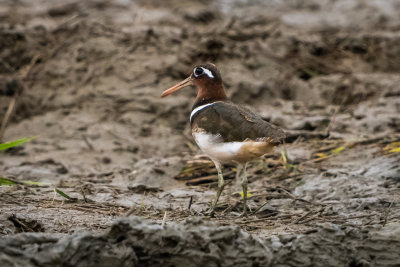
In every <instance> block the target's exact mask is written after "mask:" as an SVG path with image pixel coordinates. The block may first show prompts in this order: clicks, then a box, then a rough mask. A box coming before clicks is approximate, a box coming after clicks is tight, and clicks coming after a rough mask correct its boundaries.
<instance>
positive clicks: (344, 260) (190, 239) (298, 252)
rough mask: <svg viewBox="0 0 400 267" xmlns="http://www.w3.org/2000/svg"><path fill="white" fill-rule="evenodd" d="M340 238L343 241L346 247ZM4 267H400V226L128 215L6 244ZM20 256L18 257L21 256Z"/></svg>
mask: <svg viewBox="0 0 400 267" xmlns="http://www.w3.org/2000/svg"><path fill="white" fill-rule="evenodd" d="M389 236H390V237H389ZM338 243H340V244H342V246H338V245H337V244H338ZM0 247H1V252H0V262H1V263H2V266H11V265H13V264H15V263H18V265H19V266H48V265H49V266H50V265H52V266H54V265H57V266H59V265H74V266H87V265H92V264H93V263H96V264H97V265H98V266H109V265H110V264H117V265H118V266H184V265H187V266H205V265H207V266H232V265H240V266H254V265H257V266H276V265H289V266H292V265H293V266H310V265H313V266H327V265H328V266H344V265H353V266H368V265H371V264H373V265H376V266H383V265H385V266H395V265H396V264H399V263H400V260H399V259H398V257H397V255H396V254H397V251H398V250H399V249H400V232H399V225H398V224H393V225H387V226H386V227H384V228H383V229H380V231H379V232H378V231H376V230H372V231H371V232H370V233H369V234H365V233H363V232H361V231H359V230H358V229H357V228H353V227H347V228H345V229H340V228H338V227H337V226H335V225H331V224H321V225H320V226H319V227H317V228H316V229H315V231H313V232H312V233H308V234H304V235H301V236H298V237H296V236H294V235H282V236H279V237H278V236H275V237H272V238H268V239H260V238H255V237H253V236H251V235H248V234H247V233H245V232H243V231H242V230H240V228H239V227H237V226H225V227H217V225H215V224H214V223H211V222H207V221H205V219H203V218H195V217H194V218H191V219H188V220H186V221H185V222H183V223H180V224H176V223H169V224H167V226H165V227H163V226H160V225H159V224H153V223H151V222H148V221H145V220H143V219H140V218H129V219H122V220H119V221H117V222H116V223H114V225H113V226H112V227H111V229H110V230H109V231H108V232H107V233H105V234H102V235H93V234H90V233H81V234H75V235H73V236H64V237H63V238H60V239H57V238H54V237H51V236H49V235H46V234H20V235H18V236H15V237H8V238H5V239H2V240H1V241H0ZM15 255H18V260H17V261H15V260H14V259H13V257H14V256H15Z"/></svg>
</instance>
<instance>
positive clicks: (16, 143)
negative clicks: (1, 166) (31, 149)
mask: <svg viewBox="0 0 400 267" xmlns="http://www.w3.org/2000/svg"><path fill="white" fill-rule="evenodd" d="M34 138H35V137H26V138H21V139H18V140H15V141H10V142H7V143H3V144H0V151H1V150H6V149H8V148H11V147H15V146H19V145H21V144H23V143H26V142H29V141H31V140H32V139H34Z"/></svg>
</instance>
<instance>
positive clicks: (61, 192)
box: [54, 188, 72, 200]
mask: <svg viewBox="0 0 400 267" xmlns="http://www.w3.org/2000/svg"><path fill="white" fill-rule="evenodd" d="M54 191H56V192H57V193H58V194H59V195H60V196H62V197H64V198H66V199H68V200H72V198H71V197H70V196H68V195H67V194H65V193H64V192H63V191H61V190H60V189H57V188H54Z"/></svg>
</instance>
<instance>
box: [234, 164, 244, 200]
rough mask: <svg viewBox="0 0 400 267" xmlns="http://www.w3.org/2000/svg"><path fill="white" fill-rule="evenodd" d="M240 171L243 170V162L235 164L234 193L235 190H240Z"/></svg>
mask: <svg viewBox="0 0 400 267" xmlns="http://www.w3.org/2000/svg"><path fill="white" fill-rule="evenodd" d="M242 172H243V164H240V163H237V164H236V181H235V186H234V188H235V189H234V190H235V193H236V191H239V192H240V190H241V187H242V186H241V185H242V181H241V178H242Z"/></svg>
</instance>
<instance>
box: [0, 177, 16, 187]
mask: <svg viewBox="0 0 400 267" xmlns="http://www.w3.org/2000/svg"><path fill="white" fill-rule="evenodd" d="M15 184H18V183H16V182H15V181H13V180H10V179H7V178H3V177H0V186H2V185H8V186H10V185H15Z"/></svg>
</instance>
